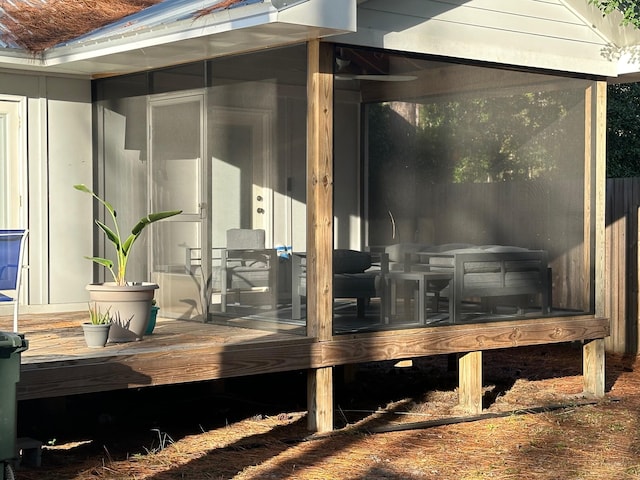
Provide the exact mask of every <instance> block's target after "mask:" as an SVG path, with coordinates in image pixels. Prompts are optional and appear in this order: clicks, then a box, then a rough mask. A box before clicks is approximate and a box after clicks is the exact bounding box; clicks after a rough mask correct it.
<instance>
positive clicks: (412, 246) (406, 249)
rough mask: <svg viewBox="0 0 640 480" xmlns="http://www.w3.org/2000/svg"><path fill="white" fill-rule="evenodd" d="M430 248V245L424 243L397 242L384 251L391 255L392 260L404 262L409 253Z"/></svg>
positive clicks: (390, 259)
mask: <svg viewBox="0 0 640 480" xmlns="http://www.w3.org/2000/svg"><path fill="white" fill-rule="evenodd" d="M429 248H430V246H429V245H425V244H424V243H396V244H395V245H389V246H387V247H385V249H384V251H385V253H387V255H388V256H389V261H390V262H400V263H403V262H404V261H405V255H406V254H407V253H416V252H423V251H427V250H428V249H429Z"/></svg>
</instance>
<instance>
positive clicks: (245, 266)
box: [220, 228, 278, 312]
mask: <svg viewBox="0 0 640 480" xmlns="http://www.w3.org/2000/svg"><path fill="white" fill-rule="evenodd" d="M220 269H221V273H222V279H221V280H222V281H221V283H222V285H221V297H222V298H221V310H222V312H226V311H227V306H228V305H229V304H230V302H229V296H230V295H233V296H234V297H235V300H236V301H235V303H236V304H241V303H242V302H241V301H240V296H241V295H242V294H243V293H244V294H245V296H246V295H247V294H249V293H250V292H254V293H255V292H260V291H261V292H266V293H267V294H268V303H269V306H270V308H271V310H275V309H276V308H277V306H278V288H277V278H278V270H277V269H278V255H277V251H276V250H275V249H273V248H265V231H264V230H262V229H245V228H232V229H230V230H227V248H225V249H223V250H222V254H221V266H220Z"/></svg>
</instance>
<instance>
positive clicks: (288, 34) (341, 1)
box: [0, 0, 357, 76]
mask: <svg viewBox="0 0 640 480" xmlns="http://www.w3.org/2000/svg"><path fill="white" fill-rule="evenodd" d="M356 1H357V0H347V2H348V3H347V2H345V0H303V1H299V0H298V1H289V2H282V1H279V0H274V2H273V3H272V1H271V0H265V1H264V2H262V3H256V4H251V5H246V6H243V7H241V8H233V9H228V10H221V11H218V12H214V13H211V14H208V15H205V16H202V17H200V18H193V19H191V18H190V19H187V20H181V21H177V22H175V23H172V24H170V25H167V26H161V27H154V28H141V29H140V30H137V31H135V32H129V33H125V34H118V35H106V36H99V35H97V36H91V35H90V36H87V37H84V38H82V39H78V40H76V41H74V42H69V43H67V44H65V45H60V46H57V47H54V48H52V49H49V50H47V51H46V52H44V53H43V54H42V55H40V56H38V57H34V56H33V55H25V54H24V53H16V54H15V55H14V54H13V53H12V54H10V55H0V67H7V68H18V69H35V70H40V71H46V72H58V73H70V74H83V75H94V76H98V75H114V74H121V73H128V72H131V71H139V70H144V69H150V68H159V67H163V66H168V65H171V64H175V63H186V62H189V61H195V60H199V59H203V58H213V57H216V56H220V55H228V54H233V53H243V52H246V51H251V50H256V49H261V48H267V47H271V46H278V45H283V44H289V43H293V42H300V41H305V40H308V39H310V38H324V37H327V36H331V35H337V34H343V33H346V32H350V31H355V29H356ZM276 5H277V6H278V7H280V8H277V7H276ZM345 7H347V8H345ZM336 12H339V14H337V13H336ZM240 32H241V35H239V33H240ZM251 42H253V43H251ZM172 49H174V50H175V54H174V55H166V54H164V53H163V52H165V51H170V50H172Z"/></svg>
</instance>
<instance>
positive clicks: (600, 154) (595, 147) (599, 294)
mask: <svg viewBox="0 0 640 480" xmlns="http://www.w3.org/2000/svg"><path fill="white" fill-rule="evenodd" d="M585 104H586V105H587V106H590V105H593V108H592V109H591V110H589V109H588V108H587V111H586V112H585V122H586V123H587V125H586V126H585V130H586V131H587V132H593V134H592V135H593V136H587V137H586V138H587V139H588V145H587V146H586V147H585V157H586V158H585V171H586V172H590V171H591V164H594V167H593V168H594V169H595V172H593V175H594V176H595V185H596V187H595V192H591V195H594V196H595V202H594V204H595V222H596V229H595V237H596V238H595V252H596V256H595V258H594V262H595V272H596V275H595V314H596V316H599V317H604V315H605V313H606V281H605V250H606V245H605V242H606V239H605V209H606V195H605V190H606V153H605V145H606V135H607V130H606V125H607V82H603V81H599V82H596V86H595V88H590V89H588V92H587V98H586V100H585ZM591 152H593V153H591ZM591 155H593V156H594V157H595V162H591ZM585 188H587V182H586V181H585ZM590 191H591V190H587V192H586V194H585V197H586V200H585V202H586V201H588V200H589V199H590V195H589V192H590ZM586 207H587V204H585V220H586V219H587V217H586V215H587V213H588V212H589V210H588V209H587V208H586ZM588 235H589V232H588V231H586V230H585V240H587V239H588V238H589V237H588ZM587 265H589V264H587ZM604 347H605V340H604V338H598V339H595V340H588V341H586V342H585V343H584V346H583V348H582V376H583V382H584V392H585V393H587V394H590V395H595V396H596V397H603V396H604V387H605V349H604Z"/></svg>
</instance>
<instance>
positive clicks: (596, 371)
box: [582, 338, 605, 397]
mask: <svg viewBox="0 0 640 480" xmlns="http://www.w3.org/2000/svg"><path fill="white" fill-rule="evenodd" d="M604 364H605V354H604V339H603V338H598V339H596V340H588V341H587V342H585V344H584V346H583V347H582V376H583V381H584V393H585V394H588V395H593V396H595V397H604V383H605V372H604Z"/></svg>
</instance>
